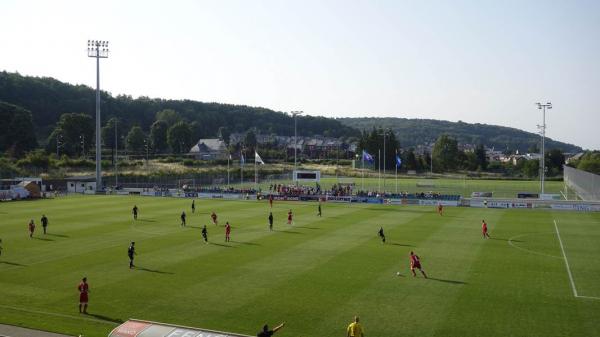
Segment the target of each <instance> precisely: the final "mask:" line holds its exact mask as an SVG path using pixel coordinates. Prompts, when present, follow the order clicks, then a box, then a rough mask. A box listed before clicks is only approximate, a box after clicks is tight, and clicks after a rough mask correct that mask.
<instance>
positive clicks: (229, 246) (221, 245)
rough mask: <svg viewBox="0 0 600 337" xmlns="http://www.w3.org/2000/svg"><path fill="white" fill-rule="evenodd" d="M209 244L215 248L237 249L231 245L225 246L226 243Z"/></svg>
mask: <svg viewBox="0 0 600 337" xmlns="http://www.w3.org/2000/svg"><path fill="white" fill-rule="evenodd" d="M209 243H210V244H211V245H214V246H220V247H227V248H235V247H233V246H231V245H227V244H224V243H216V242H209Z"/></svg>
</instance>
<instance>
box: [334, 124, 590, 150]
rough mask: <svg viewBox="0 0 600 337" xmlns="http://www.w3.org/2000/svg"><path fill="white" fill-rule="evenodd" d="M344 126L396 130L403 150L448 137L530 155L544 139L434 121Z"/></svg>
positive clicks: (549, 144)
mask: <svg viewBox="0 0 600 337" xmlns="http://www.w3.org/2000/svg"><path fill="white" fill-rule="evenodd" d="M337 120H338V121H341V122H342V123H343V124H345V125H347V126H349V127H353V128H356V129H359V130H367V131H369V130H371V129H372V128H373V127H386V128H390V129H392V130H393V131H394V133H395V135H396V138H397V139H398V140H399V141H400V145H401V146H402V147H403V148H406V147H414V146H416V145H419V144H427V143H433V142H435V140H436V139H437V138H438V136H439V135H441V134H444V133H445V134H448V135H450V136H452V137H454V138H456V139H457V140H458V142H459V143H461V144H475V145H477V144H484V145H486V146H488V147H490V148H492V147H493V148H495V149H496V150H500V151H504V150H506V149H508V150H519V152H522V153H524V152H526V151H528V150H532V149H533V148H539V144H540V136H539V135H537V134H535V133H531V132H525V131H522V130H519V129H515V128H509V127H504V126H497V125H488V124H479V123H477V124H470V123H464V122H460V121H459V122H449V121H441V120H432V119H407V118H338V119H337ZM546 148H547V149H554V148H558V149H561V150H562V151H564V152H580V151H582V149H581V147H579V146H576V145H573V144H567V143H563V142H559V141H555V140H552V139H550V138H546Z"/></svg>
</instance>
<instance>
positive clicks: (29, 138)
mask: <svg viewBox="0 0 600 337" xmlns="http://www.w3.org/2000/svg"><path fill="white" fill-rule="evenodd" d="M0 120H1V121H2V122H1V123H0V152H9V153H10V154H12V155H13V156H21V155H22V154H23V153H25V152H27V151H30V150H33V149H34V148H35V147H36V146H37V140H36V138H35V130H34V128H33V121H32V118H31V112H29V110H25V109H23V108H21V107H18V106H16V105H12V104H7V103H3V102H0Z"/></svg>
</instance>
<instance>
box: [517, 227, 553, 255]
mask: <svg viewBox="0 0 600 337" xmlns="http://www.w3.org/2000/svg"><path fill="white" fill-rule="evenodd" d="M534 234H554V232H544V233H525V234H520V235H515V236H513V237H512V238H510V239H508V244H509V245H511V246H513V247H514V248H517V249H520V250H523V251H526V252H528V253H530V254H535V255H541V256H546V257H552V258H555V259H562V256H556V255H550V254H545V253H540V252H536V251H535V250H531V249H527V248H523V247H519V246H518V245H516V244H515V243H514V242H513V241H512V240H514V239H516V238H521V237H524V236H528V235H534Z"/></svg>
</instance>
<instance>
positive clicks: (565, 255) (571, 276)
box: [554, 219, 579, 297]
mask: <svg viewBox="0 0 600 337" xmlns="http://www.w3.org/2000/svg"><path fill="white" fill-rule="evenodd" d="M554 229H556V236H557V237H558V243H559V244H560V250H561V251H562V254H563V257H564V260H565V266H566V267H567V274H569V281H571V289H573V296H575V297H579V295H577V288H575V281H573V274H571V267H569V260H567V254H565V247H564V246H563V243H562V239H561V238H560V232H559V231H558V225H557V224H556V219H555V220H554Z"/></svg>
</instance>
